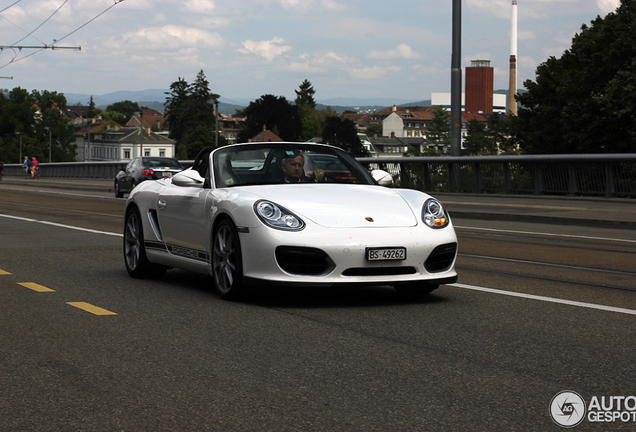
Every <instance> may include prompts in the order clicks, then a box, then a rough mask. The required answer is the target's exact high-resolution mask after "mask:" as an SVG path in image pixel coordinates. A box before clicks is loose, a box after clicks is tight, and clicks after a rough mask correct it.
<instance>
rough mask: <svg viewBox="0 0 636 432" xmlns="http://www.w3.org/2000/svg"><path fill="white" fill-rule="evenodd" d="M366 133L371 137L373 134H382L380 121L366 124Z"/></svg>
mask: <svg viewBox="0 0 636 432" xmlns="http://www.w3.org/2000/svg"><path fill="white" fill-rule="evenodd" d="M366 134H367V136H368V137H372V136H375V135H377V136H382V123H374V124H372V125H369V126H367V130H366Z"/></svg>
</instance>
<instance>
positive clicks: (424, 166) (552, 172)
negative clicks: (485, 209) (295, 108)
mask: <svg viewBox="0 0 636 432" xmlns="http://www.w3.org/2000/svg"><path fill="white" fill-rule="evenodd" d="M358 161H359V162H361V163H362V164H363V165H366V166H368V167H371V168H373V167H380V168H383V169H385V170H386V171H388V172H390V173H391V174H392V175H393V183H394V185H396V186H399V187H406V188H412V189H419V190H423V191H427V192H468V193H484V192H490V193H505V194H536V195H541V194H544V195H568V196H577V195H587V196H605V197H611V196H618V197H634V196H636V154H634V153H629V154H586V155H528V156H521V155H519V156H455V157H406V158H404V157H396V158H359V159H358Z"/></svg>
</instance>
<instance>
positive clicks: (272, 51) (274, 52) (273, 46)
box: [237, 37, 292, 62]
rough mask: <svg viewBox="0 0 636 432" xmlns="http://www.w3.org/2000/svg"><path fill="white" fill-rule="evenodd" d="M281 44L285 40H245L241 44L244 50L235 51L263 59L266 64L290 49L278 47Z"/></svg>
mask: <svg viewBox="0 0 636 432" xmlns="http://www.w3.org/2000/svg"><path fill="white" fill-rule="evenodd" d="M283 42H285V40H284V39H283V38H278V37H275V38H273V39H270V40H267V41H252V40H246V41H245V42H243V47H244V48H239V49H238V50H237V51H238V52H240V53H243V54H256V55H259V56H261V57H264V58H265V59H266V60H267V61H268V62H271V61H272V60H274V57H278V56H279V55H282V54H284V53H286V52H287V51H290V50H291V49H292V47H291V46H289V45H280V44H282V43H283Z"/></svg>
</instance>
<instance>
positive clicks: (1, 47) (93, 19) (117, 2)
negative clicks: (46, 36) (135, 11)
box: [0, 0, 124, 69]
mask: <svg viewBox="0 0 636 432" xmlns="http://www.w3.org/2000/svg"><path fill="white" fill-rule="evenodd" d="M19 1H21V0H18V1H17V2H16V3H18V2H19ZM67 1H68V0H66V1H65V2H64V4H65V3H66V2H67ZM123 1H124V0H114V3H113V4H112V5H110V6H109V7H107V8H106V9H105V10H103V11H102V12H100V13H99V14H97V15H96V16H95V17H93V18H91V19H90V20H88V21H87V22H85V23H84V24H82V25H81V26H79V27H78V28H76V29H75V30H73V31H72V32H70V33H68V34H66V35H65V36H63V37H62V38H60V39H56V40H55V42H54V43H52V44H51V45H47V44H44V46H43V47H28V48H35V49H37V51H35V52H32V53H31V54H29V55H26V56H24V57H20V58H19V59H16V58H15V57H14V58H13V59H11V61H10V62H8V63H5V64H4V65H2V66H0V69H4V68H5V67H7V66H9V65H10V64H11V63H14V62H17V61H20V60H24V59H26V58H29V57H31V56H33V55H35V54H37V53H39V52H41V51H43V50H45V49H51V50H54V49H75V48H72V47H58V46H56V45H55V44H57V43H59V42H61V41H63V40H64V39H66V38H67V37H69V36H71V35H72V34H74V33H76V32H78V31H79V30H81V29H82V28H84V27H86V26H87V25H88V24H90V23H92V22H93V21H95V20H96V19H97V18H99V17H100V16H102V15H104V14H105V13H106V12H108V11H109V10H111V9H112V8H113V7H115V6H117V5H118V4H119V3H121V2H123ZM16 3H14V4H16ZM64 4H62V6H64ZM11 6H13V5H11ZM62 6H60V8H61V7H62ZM9 7H10V6H9ZM5 10H6V8H5ZM57 10H59V8H58V9H57ZM57 10H56V11H55V12H54V13H53V14H55V13H57ZM51 16H52V15H51ZM50 18H51V17H49V18H47V21H48V20H49V19H50ZM45 22H46V21H45ZM43 24H44V23H42V24H40V25H39V26H38V28H40V27H42V25H43ZM36 30H37V29H36ZM34 31H35V30H34ZM21 40H23V39H21ZM5 48H12V49H15V48H19V47H13V46H0V52H1V51H2V50H4V49H5ZM22 48H27V47H22ZM38 48H39V49H38ZM20 49H21V48H20ZM79 49H81V47H79ZM16 56H17V55H16Z"/></svg>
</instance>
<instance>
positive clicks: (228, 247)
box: [124, 143, 457, 299]
mask: <svg viewBox="0 0 636 432" xmlns="http://www.w3.org/2000/svg"><path fill="white" fill-rule="evenodd" d="M382 178H385V179H386V178H388V179H389V181H390V175H388V173H386V172H384V171H380V170H377V171H373V172H371V173H369V172H368V171H367V170H366V169H365V168H364V167H363V166H362V165H360V164H359V163H358V162H357V161H356V160H355V159H353V158H352V157H351V156H349V155H348V154H347V153H345V152H343V151H342V150H340V149H338V148H336V147H332V146H327V145H322V144H302V143H250V144H237V145H232V146H227V147H222V148H216V149H215V148H206V149H204V150H202V151H201V152H200V153H199V155H198V156H197V158H196V159H195V160H194V164H193V166H192V167H191V168H188V169H186V170H184V171H182V172H180V173H178V174H175V175H174V176H173V177H172V178H167V179H162V180H156V181H146V182H143V183H141V184H140V185H139V186H137V187H136V188H135V189H134V190H133V191H132V193H131V194H130V196H129V198H128V201H127V203H126V212H125V221H124V261H125V264H126V269H127V271H128V273H129V274H130V275H131V276H132V277H135V278H142V277H156V276H161V275H163V274H164V272H165V271H166V270H167V269H168V268H175V267H176V268H180V269H185V270H190V271H194V272H198V273H203V274H208V275H211V276H212V280H213V283H214V285H215V288H216V290H217V292H218V293H219V295H220V296H221V297H222V298H224V299H237V298H239V297H240V295H241V294H242V292H243V291H244V289H245V287H248V286H258V285H275V286H297V287H307V286H318V287H320V286H324V287H327V286H332V285H335V284H352V283H355V284H363V285H391V286H393V287H394V288H395V289H396V290H398V291H399V292H402V293H406V294H417V293H422V294H424V293H429V292H431V291H433V290H434V289H436V288H437V287H438V286H439V285H441V284H448V283H453V282H455V281H456V280H457V273H456V272H455V269H454V263H455V259H456V256H457V236H456V235H455V230H454V229H453V226H452V222H451V220H450V218H449V216H448V213H447V212H446V211H445V209H444V207H443V206H442V204H441V203H440V202H439V201H438V200H436V199H435V198H433V197H431V196H430V195H427V194H425V193H423V192H419V191H416V190H411V189H392V188H387V187H383V186H382V185H381V184H380V183H382V181H381V180H380V183H378V181H376V179H382Z"/></svg>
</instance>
